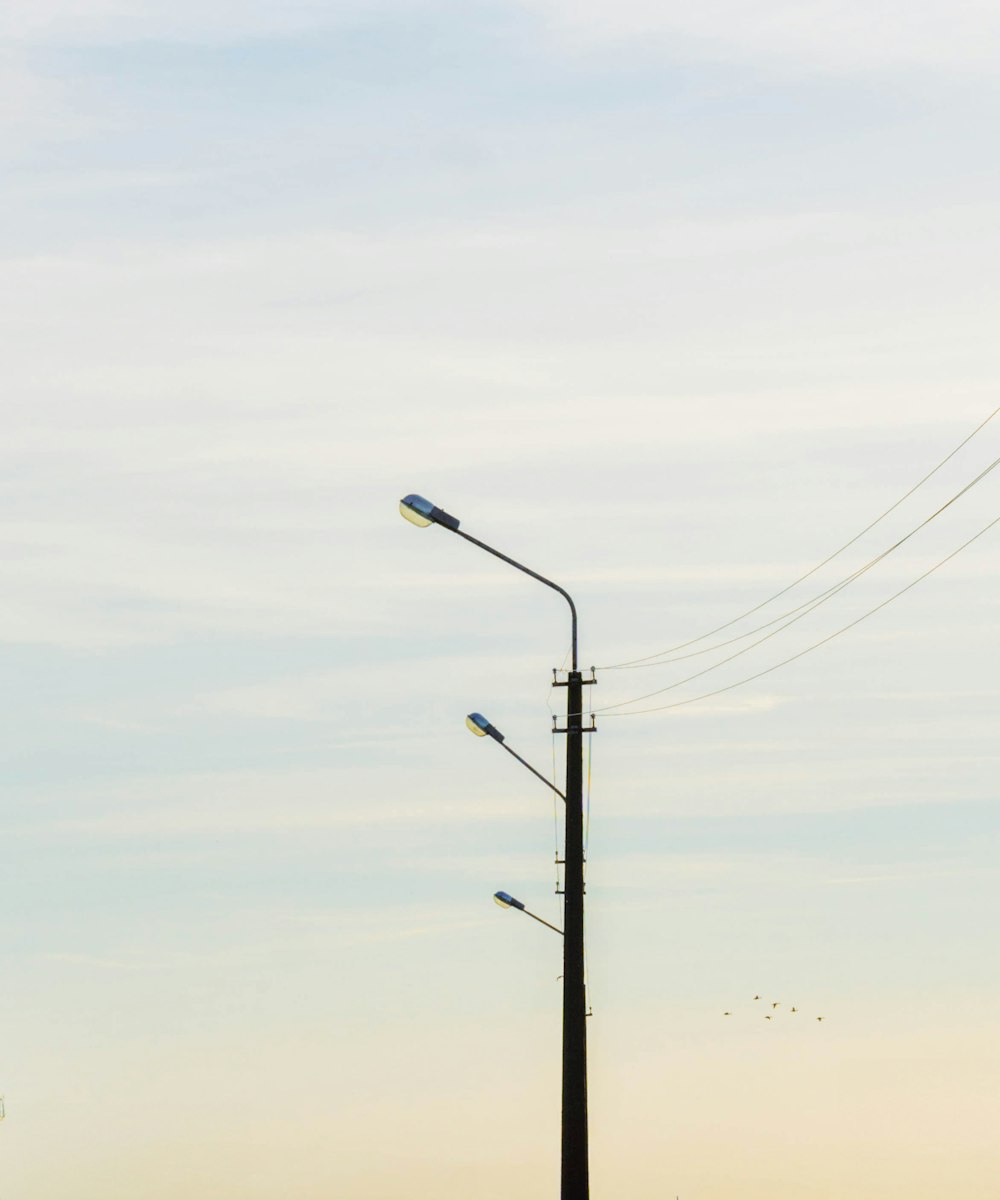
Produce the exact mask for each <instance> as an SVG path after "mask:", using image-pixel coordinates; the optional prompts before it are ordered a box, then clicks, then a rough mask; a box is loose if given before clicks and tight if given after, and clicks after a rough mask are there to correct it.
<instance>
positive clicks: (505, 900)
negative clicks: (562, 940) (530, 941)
mask: <svg viewBox="0 0 1000 1200" xmlns="http://www.w3.org/2000/svg"><path fill="white" fill-rule="evenodd" d="M493 899H494V900H495V901H496V903H497V904H499V905H500V907H501V908H516V909H519V910H520V911H521V912H523V913H524V915H525V916H526V917H531V918H532V919H533V920H535V921H538V922H539V924H541V925H548V926H549V929H555V930H556V933H558V934H559V935H560V936H562V930H561V929H556V927H555V926H554V925H549V923H548V921H543V920H542V918H541V917H539V916H536V914H535V913H533V912H531V911H530V910H529V909H527V908H525V907H524V905H523V904H522V903H521V901H520V900H515V899H514V897H513V896H512V895H511V894H510V892H494V893H493Z"/></svg>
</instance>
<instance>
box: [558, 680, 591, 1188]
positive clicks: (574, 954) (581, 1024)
mask: <svg viewBox="0 0 1000 1200" xmlns="http://www.w3.org/2000/svg"><path fill="white" fill-rule="evenodd" d="M563 857H564V859H565V870H566V875H565V891H566V895H565V906H564V914H565V915H564V918H563V932H564V941H563V1077H562V1191H561V1193H560V1195H561V1197H562V1200H589V1196H590V1168H589V1155H588V1147H587V995H586V988H585V985H584V970H583V966H584V959H583V679H582V676H581V674H580V672H579V671H577V670H573V671H570V673H569V680H568V683H567V687H566V850H565V854H564V855H563Z"/></svg>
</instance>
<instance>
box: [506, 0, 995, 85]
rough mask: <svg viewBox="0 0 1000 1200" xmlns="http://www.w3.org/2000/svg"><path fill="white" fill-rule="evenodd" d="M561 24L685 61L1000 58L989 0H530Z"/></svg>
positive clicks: (953, 61) (939, 64)
mask: <svg viewBox="0 0 1000 1200" xmlns="http://www.w3.org/2000/svg"><path fill="white" fill-rule="evenodd" d="M520 3H521V5H522V6H523V7H525V8H527V9H529V10H531V11H533V12H536V13H538V14H539V15H540V16H542V17H544V18H545V19H546V20H548V21H549V22H551V23H552V25H553V26H554V27H555V29H557V30H558V31H559V32H560V33H561V34H563V35H565V36H568V37H570V38H572V39H573V40H574V41H576V42H582V43H583V44H585V45H590V46H594V45H607V44H609V43H611V44H613V43H615V42H618V41H623V40H625V41H631V40H634V39H642V42H643V46H644V49H648V46H649V44H650V42H652V44H653V45H654V46H655V47H656V49H658V50H659V51H660V52H661V53H663V54H665V55H669V56H670V57H671V58H672V59H674V60H675V61H676V60H677V59H687V60H690V61H697V60H701V61H705V62H729V63H739V64H747V65H755V64H760V65H765V66H768V65H769V66H775V65H780V66H781V67H783V68H784V69H785V70H786V71H788V72H792V73H795V74H799V73H801V72H803V71H807V70H811V71H815V70H817V69H821V70H828V71H831V72H843V71H850V72H857V71H865V72H867V71H878V70H885V69H887V68H888V69H892V68H899V67H903V68H927V67H932V68H945V69H949V70H953V71H965V70H970V69H973V70H976V69H978V70H981V71H987V70H990V69H991V68H993V67H995V66H996V64H997V61H998V54H1000V16H998V14H997V10H996V6H995V5H993V4H991V3H989V2H988V0H970V2H968V3H963V4H961V5H958V6H956V5H954V4H949V3H946V2H945V0H927V2H925V3H923V4H921V5H920V6H919V8H915V7H914V6H913V5H911V4H904V3H902V2H901V0H875V2H874V3H865V2H864V0H842V2H840V3H832V2H830V0H805V2H802V3H797V4H790V3H787V0H765V2H764V3H758V4H755V5H753V6H748V5H746V4H744V3H741V2H740V0H707V2H706V3H702V4H698V5H696V6H691V5H686V4H683V3H680V2H679V0H668V2H667V3H663V2H661V0H624V3H621V4H615V5H614V6H611V5H608V4H605V3H602V2H601V0H520Z"/></svg>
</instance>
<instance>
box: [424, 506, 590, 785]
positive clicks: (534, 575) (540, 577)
mask: <svg viewBox="0 0 1000 1200" xmlns="http://www.w3.org/2000/svg"><path fill="white" fill-rule="evenodd" d="M442 528H444V529H450V528H451V527H450V526H448V525H444V526H442ZM451 532H452V533H456V534H458V536H459V537H460V538H465V540H466V541H467V542H471V543H472V544H473V545H474V546H478V547H479V548H480V550H485V551H486V552H487V554H492V555H493V557H494V558H499V559H502V561H503V562H505V563H510V565H511V566H512V567H517V569H518V570H519V571H523V572H524V573H525V575H530V576H531V578H532V579H537V580H538V582H539V583H544V584H545V586H546V587H550V588H551V589H552V590H553V591H554V592H558V593H559V595H560V596H562V597H563V598H564V599H565V600H566V603H567V604H568V605H569V611H570V614H571V616H572V618H573V670H574V671H575V670H577V656H576V605H575V604H574V603H573V597H572V596H571V595H570V594H569V592H567V591H566V589H565V588H561V587H560V586H559V584H558V583H553V582H552V580H551V579H546V578H545V576H544V575H539V574H538V572H537V571H532V570H531V568H530V567H526V566H525V565H524V563H519V562H518V561H517V559H516V558H510V557H509V556H508V555H506V554H501V553H500V551H499V550H494V549H493V547H492V546H487V544H486V543H485V542H481V541H480V540H479V538H474V537H473V536H472V535H471V534H469V533H464V532H463V531H462V530H461V529H451ZM525 765H527V764H525ZM560 795H562V793H561V792H560ZM564 798H565V797H564Z"/></svg>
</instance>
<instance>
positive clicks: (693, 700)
mask: <svg viewBox="0 0 1000 1200" xmlns="http://www.w3.org/2000/svg"><path fill="white" fill-rule="evenodd" d="M997 524H1000V517H994V518H993V520H992V521H990V523H989V524H988V525H985V526H984V527H983V528H982V529H980V531H979V532H978V533H976V534H973V536H972V537H971V538H969V540H968V541H967V542H963V543H962V545H961V546H959V547H958V549H957V550H953V551H952V552H951V554H949V555H947V557H945V558H942V559H941V561H940V562H937V563H935V564H934V566H933V567H931V568H930V569H929V570H927V571H925V572H924V573H923V575H918V576H917V578H916V579H914V580H913V581H912V582H911V583H908V584H907V585H906V587H904V588H900V590H899V591H898V592H895V593H894V594H893V595H891V596H890V597H889V598H888V599H887V600H883V601H882V603H881V604H876V605H875V607H874V608H870V609H869V610H868V611H867V612H866V613H862V614H861V616H860V617H857V618H856V619H855V620H853V621H851V622H850V624H848V625H844V626H843V627H842V628H841V629H838V630H836V631H835V632H833V633H831V634H828V635H827V636H826V637H825V638H822V639H820V641H818V642H813V644H812V645H811V646H806V648H805V649H804V650H800V651H799V652H798V654H792V655H791V656H790V657H788V658H785V659H782V661H781V662H779V663H775V664H774V666H773V667H767V668H766V669H765V670H763V671H758V672H757V673H756V674H755V675H748V676H747V677H746V679H738V680H737V681H736V682H735V683H730V684H729V685H728V686H726V687H721V688H716V689H715V691H713V692H705V693H704V694H703V695H701V696H691V697H689V698H688V699H687V700H677V701H675V702H674V703H673V704H658V705H656V706H654V707H653V708H639V709H635V710H634V711H633V712H608V711H607V709H600V708H599V709H596V710H595V712H597V713H600V714H602V715H603V716H606V717H639V716H642V715H643V714H644V713H653V712H666V711H667V709H671V708H683V707H684V706H685V705H687V704H697V703H698V701H700V700H709V699H711V698H712V697H713V696H721V695H722V694H723V693H724V692H731V691H732V690H733V689H734V688H738V687H742V686H743V685H744V684H746V683H753V681H754V680H755V679H762V678H763V677H764V676H765V675H770V674H771V672H772V671H777V670H778V669H779V668H781V667H786V666H788V664H789V663H792V662H795V660H796V659H799V658H802V657H803V656H804V655H806V654H809V653H810V652H811V651H813V650H818V649H819V648H820V646H825V645H826V644H827V642H832V641H833V639H834V638H837V637H840V635H841V634H842V633H847V631H848V630H849V629H853V628H854V627H855V625H860V624H861V622H862V621H865V620H867V619H868V617H871V616H874V614H875V613H877V612H879V611H880V610H881V609H883V608H885V607H886V605H888V604H891V603H892V602H893V600H898V599H899V597H900V596H902V595H904V594H905V593H906V592H908V591H909V590H910V589H911V588H914V587H916V586H917V584H918V583H922V582H923V580H925V579H926V578H927V577H928V576H929V575H933V574H934V572H935V571H937V570H939V569H940V568H941V567H943V566H944V565H945V563H948V562H951V560H952V559H953V558H955V556H956V555H958V554H961V553H962V551H963V550H965V549H966V548H967V547H969V546H971V545H972V543H973V542H975V541H978V539H979V538H981V537H982V536H983V534H984V533H988V532H989V531H990V530H991V529H992V528H993V526H994V525H997ZM639 699H642V697H637V699H636V700H625V701H623V702H622V703H624V704H636V703H638V700H639ZM616 707H617V706H616Z"/></svg>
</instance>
